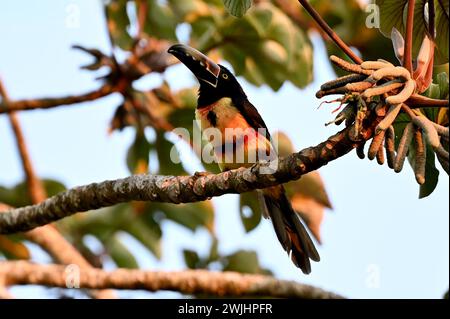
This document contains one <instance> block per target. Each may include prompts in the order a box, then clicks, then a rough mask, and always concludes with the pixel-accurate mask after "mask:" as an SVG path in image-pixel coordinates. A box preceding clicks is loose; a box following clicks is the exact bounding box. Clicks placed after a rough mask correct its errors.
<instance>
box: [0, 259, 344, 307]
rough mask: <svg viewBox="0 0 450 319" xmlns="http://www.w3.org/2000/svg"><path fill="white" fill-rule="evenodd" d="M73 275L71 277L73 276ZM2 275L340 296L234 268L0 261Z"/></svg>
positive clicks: (16, 280)
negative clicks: (77, 266) (151, 268)
mask: <svg viewBox="0 0 450 319" xmlns="http://www.w3.org/2000/svg"><path fill="white" fill-rule="evenodd" d="M71 276H72V277H71ZM0 278H3V280H4V281H5V282H6V283H7V284H8V285H27V284H35V285H44V286H49V287H61V288H67V283H70V284H76V282H75V281H77V280H78V278H79V287H80V288H88V289H107V288H114V289H132V290H136V289H144V290H147V291H152V292H153V291H159V290H171V291H178V292H181V293H183V294H187V295H195V294H207V295H209V296H219V297H226V296H233V297H238V296H267V297H276V298H302V299H338V298H343V297H341V296H339V295H337V294H334V293H331V292H328V291H325V290H322V289H320V288H316V287H313V286H309V285H304V284H300V283H297V282H294V281H286V280H277V279H275V278H272V277H269V276H262V275H244V274H239V273H234V272H211V271H207V270H186V271H177V272H163V271H142V270H128V269H118V270H114V271H108V272H107V271H104V270H100V269H93V268H91V269H81V270H80V272H79V277H78V274H75V272H74V271H73V269H71V271H66V268H65V267H64V266H60V265H36V264H32V263H29V262H24V261H15V262H1V263H0Z"/></svg>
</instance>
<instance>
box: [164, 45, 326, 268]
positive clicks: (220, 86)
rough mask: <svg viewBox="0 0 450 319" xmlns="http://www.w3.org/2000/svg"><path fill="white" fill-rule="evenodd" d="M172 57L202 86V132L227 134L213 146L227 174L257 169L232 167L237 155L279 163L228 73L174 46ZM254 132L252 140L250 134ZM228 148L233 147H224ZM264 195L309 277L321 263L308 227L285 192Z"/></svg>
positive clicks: (271, 189)
mask: <svg viewBox="0 0 450 319" xmlns="http://www.w3.org/2000/svg"><path fill="white" fill-rule="evenodd" d="M168 52H169V53H171V54H173V55H174V56H175V57H176V58H177V59H179V60H180V61H181V62H182V63H183V64H184V65H186V66H187V67H188V68H189V69H190V70H191V72H192V73H193V74H194V75H195V76H196V78H197V79H198V81H199V83H200V88H199V95H198V103H197V109H196V111H195V116H196V119H197V122H198V123H199V125H200V128H201V130H202V131H203V132H205V130H206V129H211V128H214V129H216V130H218V131H219V132H220V133H222V134H221V136H222V137H221V138H220V139H219V142H218V141H211V140H210V142H211V144H212V145H213V147H214V153H215V156H216V159H217V162H218V164H219V166H220V169H221V170H222V171H226V170H230V169H234V168H238V167H242V166H244V167H249V166H251V165H253V164H254V162H250V161H233V159H234V158H235V156H236V152H238V151H240V152H243V153H244V154H245V156H250V155H249V154H250V153H252V152H253V153H256V154H261V150H262V151H263V153H265V154H269V153H270V154H272V156H271V157H269V159H275V158H276V153H275V151H274V148H273V146H272V143H271V140H270V135H269V133H268V130H267V127H266V124H265V123H264V121H263V119H262V118H261V116H260V115H259V113H258V111H257V110H256V108H255V107H254V106H253V105H252V104H251V103H250V102H249V101H248V99H247V96H246V94H245V93H244V91H243V89H242V87H241V86H240V84H239V83H238V81H237V80H236V78H235V77H234V75H233V74H231V72H230V71H229V70H228V69H226V68H225V67H224V66H222V65H219V64H216V63H215V62H214V61H212V60H211V59H210V58H208V57H207V56H205V55H204V54H202V53H201V52H199V51H198V50H196V49H193V48H191V47H188V46H186V45H182V44H176V45H173V46H171V47H170V48H169V50H168ZM227 129H228V130H229V129H234V130H235V131H237V132H243V131H245V132H247V133H246V134H245V136H244V138H240V136H239V134H241V133H236V134H235V135H233V137H232V138H230V137H229V136H230V134H228V135H227V134H226V132H225V131H226V130H227ZM249 130H251V131H253V134H248V131H249ZM261 131H263V132H265V133H260V132H261ZM227 144H228V145H230V144H231V145H232V147H231V148H227V147H225V145H227ZM227 152H229V153H231V154H227ZM245 158H247V157H245ZM230 159H231V160H230ZM262 194H263V198H264V203H265V207H264V208H266V209H265V213H266V214H267V215H268V217H270V219H271V220H272V223H273V226H274V228H275V232H276V235H277V237H278V239H279V241H280V243H281V245H282V246H283V248H284V250H285V251H286V252H287V253H288V254H290V255H291V259H292V261H293V262H294V264H295V265H296V266H297V267H299V268H300V269H301V270H302V271H303V272H304V273H306V274H308V273H310V272H311V263H310V259H311V260H313V261H319V260H320V257H319V254H318V253H317V250H316V248H315V247H314V244H313V242H312V240H311V238H310V237H309V234H308V232H307V231H306V229H305V226H303V224H302V222H301V221H300V219H299V216H298V215H297V214H296V212H295V211H294V209H293V208H292V206H291V203H290V202H289V199H288V198H287V196H286V193H285V190H284V187H283V186H282V185H279V186H273V187H269V188H266V189H263V190H262ZM263 206H264V205H263Z"/></svg>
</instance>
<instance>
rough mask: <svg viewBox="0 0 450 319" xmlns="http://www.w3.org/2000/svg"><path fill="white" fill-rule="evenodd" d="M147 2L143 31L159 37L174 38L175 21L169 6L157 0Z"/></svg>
mask: <svg viewBox="0 0 450 319" xmlns="http://www.w3.org/2000/svg"><path fill="white" fill-rule="evenodd" d="M147 3H148V15H147V20H146V23H145V26H144V31H145V33H147V34H149V35H152V36H154V37H156V38H159V39H166V40H176V35H175V29H176V26H177V22H176V20H175V16H174V13H173V11H172V10H171V9H170V7H169V6H168V5H167V4H164V3H161V1H158V0H147Z"/></svg>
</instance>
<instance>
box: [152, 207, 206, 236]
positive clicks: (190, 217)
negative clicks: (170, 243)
mask: <svg viewBox="0 0 450 319" xmlns="http://www.w3.org/2000/svg"><path fill="white" fill-rule="evenodd" d="M157 207H158V209H160V210H161V211H163V212H164V214H165V215H166V217H167V218H168V219H170V220H173V221H174V222H176V223H178V224H180V225H182V226H184V227H186V228H188V229H190V230H192V231H195V230H196V229H197V228H199V227H205V228H206V229H208V231H209V232H210V233H213V232H214V208H213V205H212V203H211V201H203V202H197V203H189V204H158V206H157Z"/></svg>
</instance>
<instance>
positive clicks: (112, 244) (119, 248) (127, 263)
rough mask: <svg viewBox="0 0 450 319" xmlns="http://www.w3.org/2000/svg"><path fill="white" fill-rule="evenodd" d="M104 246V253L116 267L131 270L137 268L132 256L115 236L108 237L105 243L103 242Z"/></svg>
mask: <svg viewBox="0 0 450 319" xmlns="http://www.w3.org/2000/svg"><path fill="white" fill-rule="evenodd" d="M104 245H105V248H106V251H107V252H108V254H109V255H110V256H111V258H112V260H113V261H114V263H115V264H116V265H117V267H119V268H131V269H137V268H139V264H138V263H137V261H136V259H135V258H134V256H133V254H132V253H131V252H130V251H129V250H128V248H127V247H126V246H125V245H124V244H123V243H122V241H121V240H120V239H119V238H118V236H117V234H115V235H113V236H111V237H109V238H108V239H107V240H106V241H104Z"/></svg>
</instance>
